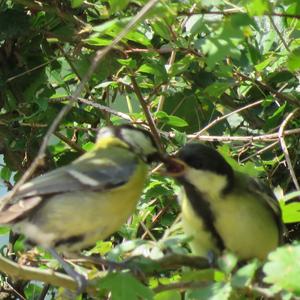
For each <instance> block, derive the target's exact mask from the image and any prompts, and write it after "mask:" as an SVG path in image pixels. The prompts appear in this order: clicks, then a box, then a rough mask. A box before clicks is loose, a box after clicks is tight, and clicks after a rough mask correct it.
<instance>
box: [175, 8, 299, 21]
mask: <svg viewBox="0 0 300 300" xmlns="http://www.w3.org/2000/svg"><path fill="white" fill-rule="evenodd" d="M238 13H246V12H243V11H241V10H239V9H228V10H225V11H208V10H201V11H195V12H193V13H188V12H183V13H180V14H179V15H184V16H192V15H222V16H229V15H235V14H238ZM263 15H264V16H273V17H281V18H291V19H300V15H293V14H286V13H275V12H272V13H266V14H263Z"/></svg>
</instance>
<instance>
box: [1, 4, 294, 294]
mask: <svg viewBox="0 0 300 300" xmlns="http://www.w3.org/2000/svg"><path fill="white" fill-rule="evenodd" d="M152 2H153V1H152ZM146 3H147V1H145V0H132V1H131V0H124V1H118V0H107V1H101V0H90V1H83V0H70V1H67V0H65V1H59V0H52V1H51V0H47V1H31V0H2V1H0V86H1V89H0V109H1V110H0V152H1V154H2V156H3V163H2V165H1V173H0V175H1V179H2V180H3V183H4V184H5V185H6V187H7V188H8V189H10V188H11V187H12V186H13V185H14V184H15V183H16V182H17V181H18V179H20V178H21V176H22V175H23V174H24V172H25V171H26V170H27V169H28V167H29V166H30V165H31V163H32V161H33V159H34V158H35V157H36V155H37V153H38V151H39V148H40V145H41V143H42V140H43V138H44V136H45V135H46V132H47V130H48V128H49V126H50V125H51V124H52V122H53V121H54V120H56V118H57V116H58V114H59V112H60V111H61V110H62V108H63V107H65V106H66V105H67V104H68V103H70V102H72V101H73V107H72V109H71V110H70V111H69V112H68V113H67V115H65V116H64V118H62V120H61V121H60V123H59V126H58V127H57V129H56V130H55V132H54V133H53V134H52V135H51V138H50V140H49V142H48V147H47V149H46V158H45V160H44V164H43V166H40V167H39V168H37V169H36V170H35V175H37V174H40V173H43V172H45V171H47V170H49V169H53V168H55V167H58V166H62V165H65V164H67V163H69V162H70V161H72V160H73V159H74V158H76V157H78V156H79V155H80V154H81V153H82V152H84V151H86V150H88V149H90V148H91V146H92V144H93V141H94V137H95V132H96V129H97V128H99V127H101V126H105V125H107V124H120V123H124V122H131V123H135V124H140V125H142V126H144V127H145V128H150V130H151V131H152V132H153V133H154V134H155V132H154V130H155V126H153V125H154V124H155V125H156V127H157V128H158V133H159V139H160V142H161V143H162V145H163V146H164V148H165V149H166V151H167V152H169V153H172V152H174V151H176V150H177V149H178V148H179V147H180V146H182V145H183V144H184V143H185V142H186V141H188V140H190V139H192V138H195V139H198V140H202V141H207V142H210V143H211V144H212V145H213V146H215V147H218V149H219V150H220V151H221V153H222V154H224V155H225V156H226V157H228V159H229V160H230V162H231V163H232V165H233V167H234V168H236V169H237V168H239V169H240V170H242V171H243V172H246V173H248V174H250V175H253V176H258V177H261V178H262V180H265V181H266V182H267V184H268V185H269V186H270V187H271V188H273V189H274V188H275V191H276V194H277V195H278V198H279V199H280V201H281V205H282V209H283V218H284V221H285V223H287V226H288V229H289V232H290V238H289V242H290V243H291V245H289V246H284V247H282V248H279V249H278V250H277V251H275V252H273V253H272V254H270V256H269V260H268V262H266V263H265V264H264V266H262V265H261V263H259V262H257V261H251V262H249V263H247V264H246V265H243V266H242V267H240V265H238V264H237V261H236V258H235V257H233V256H232V255H231V254H227V255H225V256H224V257H222V258H220V260H219V267H218V268H216V269H211V268H207V265H206V264H205V262H202V261H200V260H198V261H197V260H193V259H191V260H189V257H186V254H188V251H189V250H188V247H187V245H186V237H185V236H184V235H183V234H182V232H181V231H180V224H179V223H178V218H177V216H178V214H179V212H180V209H179V206H178V204H177V201H176V193H177V192H178V190H179V187H178V186H177V185H176V183H175V182H174V181H173V180H171V179H170V178H165V177H163V176H162V175H159V174H153V175H152V176H151V178H150V179H149V181H148V183H147V186H146V187H145V191H144V194H143V197H142V199H141V201H140V202H139V205H138V207H137V210H136V213H135V215H134V216H132V218H131V219H130V220H129V221H128V222H127V224H124V226H123V227H122V229H121V230H120V231H119V232H118V233H116V234H115V235H114V236H112V237H111V238H110V239H108V240H106V241H99V243H98V244H97V245H96V246H95V247H94V248H93V249H91V250H89V251H85V254H86V255H92V254H101V255H103V256H105V257H106V258H108V259H111V260H116V261H122V260H123V259H125V258H126V259H128V258H130V257H133V256H136V255H144V257H145V258H139V259H136V260H133V261H130V264H131V266H132V269H131V271H128V269H126V268H125V269H124V270H118V271H113V272H108V273H107V272H106V271H105V270H104V271H103V268H102V267H101V266H99V265H97V264H94V265H93V266H91V264H86V263H82V262H81V263H80V262H79V261H77V262H76V261H75V262H74V266H76V269H77V270H79V271H81V272H83V273H87V274H88V276H89V278H90V279H94V280H95V281H94V282H96V283H95V284H96V286H97V287H98V290H96V292H95V289H94V290H93V292H92V294H93V293H94V295H95V293H96V295H97V297H98V298H101V299H114V300H116V299H118V300H119V299H156V300H163V299H164V300H165V299H175V300H176V299H256V298H257V299H261V298H260V297H263V298H264V299H267V298H272V297H274V295H275V294H276V295H277V296H278V297H282V298H284V299H291V298H293V297H294V298H296V297H297V296H298V297H300V265H299V261H300V248H299V244H297V243H296V240H297V239H299V238H300V233H299V228H298V226H297V222H299V221H300V213H299V211H300V204H299V202H298V199H299V198H298V197H299V195H300V193H299V192H294V193H292V194H291V193H290V192H292V191H296V190H299V186H298V183H297V177H299V175H298V174H300V164H299V155H300V152H299V138H298V135H299V133H300V128H299V127H300V121H299V118H298V117H299V103H300V102H298V101H300V87H299V78H300V77H299V76H300V73H299V71H300V2H299V1H298V0H283V1H279V0H251V1H244V0H232V1H226V0H216V1H210V0H202V1H201V0H197V1H192V0H180V1H174V0H162V1H157V3H156V5H155V6H154V8H152V9H151V10H150V11H149V12H148V13H147V15H146V16H145V17H144V18H142V19H141V20H137V22H136V24H135V26H134V28H133V29H132V30H131V31H130V32H129V33H127V34H126V36H125V37H124V38H122V40H121V41H120V42H119V43H118V44H117V45H115V46H114V47H112V49H111V51H109V52H108V53H107V54H106V55H105V57H104V58H103V59H101V60H100V62H99V64H98V66H97V68H96V69H95V70H94V72H93V73H92V74H90V72H89V71H88V70H89V68H90V66H91V65H92V64H93V62H94V63H95V62H96V61H97V56H95V55H96V53H97V51H99V50H101V49H104V47H106V46H108V45H111V43H112V42H113V40H114V39H115V38H116V37H118V35H119V34H120V32H122V30H123V28H124V27H125V26H126V24H128V22H129V21H130V20H132V18H133V17H134V16H136V14H137V13H138V12H140V11H141V9H142V7H145V5H146ZM98 54H99V52H98ZM95 57H96V59H95ZM86 76H88V77H86ZM81 82H83V85H82V86H81V88H80V90H79V91H80V95H79V96H78V95H76V90H77V91H78V87H79V86H80V83H81ZM74 93H75V94H74ZM74 95H76V97H75V99H74V97H72V96H74ZM72 99H73V100H72ZM152 122H153V123H152ZM237 161H238V162H239V163H240V164H238V163H237ZM284 196H285V197H284ZM1 234H2V237H3V241H4V240H5V239H6V238H7V237H8V235H9V233H8V229H7V228H1ZM245 238H246V237H245ZM3 241H2V245H1V247H2V256H3V257H4V256H6V257H8V258H9V259H10V260H11V261H16V262H18V263H19V264H21V265H24V266H25V265H27V266H28V265H30V266H35V268H36V270H39V271H40V272H41V273H34V271H33V270H32V269H30V270H29V269H26V268H24V269H23V270H21V271H20V273H18V276H16V277H15V278H13V277H14V276H10V277H7V274H6V273H7V272H6V273H2V275H1V283H2V288H1V299H6V298H5V297H7V298H8V297H10V295H15V296H16V297H20V299H21V298H22V297H23V298H27V299H50V298H51V297H52V298H53V299H54V298H57V297H59V296H58V295H60V297H62V298H64V297H66V296H65V295H64V294H63V293H65V291H63V290H57V287H56V286H53V285H50V286H49V285H47V284H40V283H38V282H37V281H36V280H38V279H41V281H43V280H42V278H44V277H43V276H42V274H43V271H44V270H45V268H46V267H49V268H57V267H58V266H57V265H56V261H55V260H53V259H51V258H49V257H50V256H49V255H48V254H46V253H45V252H44V250H43V249H39V248H38V249H34V250H31V251H28V248H27V247H26V245H25V244H24V242H23V239H22V237H16V238H15V237H14V236H13V235H12V234H10V235H9V243H8V244H7V243H6V242H3ZM260 267H263V270H264V272H265V275H264V276H263V275H262V272H261V271H257V270H258V269H259V268H260ZM0 269H1V270H3V268H2V267H1V263H0ZM30 272H33V273H30ZM9 275H16V273H11V274H9ZM51 276H52V277H55V275H54V274H50V275H49V277H51ZM47 278H48V277H47ZM21 279H22V280H21ZM47 280H50V279H49V278H48V279H47ZM47 280H44V281H46V282H53V281H47ZM56 282H58V284H59V283H61V286H66V285H65V284H63V282H62V281H60V279H59V278H57V281H56ZM90 297H92V296H91V294H89V295H83V296H82V299H90Z"/></svg>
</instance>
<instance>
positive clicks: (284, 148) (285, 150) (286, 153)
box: [278, 108, 300, 191]
mask: <svg viewBox="0 0 300 300" xmlns="http://www.w3.org/2000/svg"><path fill="white" fill-rule="evenodd" d="M298 112H299V108H296V109H294V110H293V111H292V112H291V113H289V114H288V116H287V117H286V118H285V119H284V120H283V122H282V123H281V125H280V128H279V130H278V138H279V141H280V144H281V149H282V151H283V154H284V156H285V160H286V163H287V165H288V169H289V172H290V174H291V177H292V179H293V182H294V185H295V187H296V189H297V190H298V191H299V190H300V186H299V183H298V180H297V177H296V174H295V171H294V168H293V164H292V162H291V159H290V155H289V151H288V148H287V145H286V143H285V140H284V129H285V127H286V126H287V124H288V122H289V121H290V120H291V119H292V118H293V117H294V116H295V115H296V114H297V113H298Z"/></svg>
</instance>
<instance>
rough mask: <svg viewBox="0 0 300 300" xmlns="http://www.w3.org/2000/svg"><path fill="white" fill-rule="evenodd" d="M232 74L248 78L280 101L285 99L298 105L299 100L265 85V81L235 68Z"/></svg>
mask: <svg viewBox="0 0 300 300" xmlns="http://www.w3.org/2000/svg"><path fill="white" fill-rule="evenodd" d="M234 75H236V76H238V77H240V78H241V79H243V80H248V81H250V82H252V83H255V84H256V85H257V86H259V87H260V88H262V89H265V90H267V91H268V92H270V93H271V94H273V96H275V97H276V98H277V99H279V100H281V101H287V102H288V103H291V104H294V105H295V106H300V103H299V100H297V99H295V98H291V97H290V96H287V95H286V94H283V93H281V92H280V91H277V90H275V89H273V88H272V87H271V86H269V85H267V84H266V83H264V82H262V81H259V80H257V79H255V78H251V77H249V76H247V75H245V74H243V73H240V72H239V71H237V70H235V72H234Z"/></svg>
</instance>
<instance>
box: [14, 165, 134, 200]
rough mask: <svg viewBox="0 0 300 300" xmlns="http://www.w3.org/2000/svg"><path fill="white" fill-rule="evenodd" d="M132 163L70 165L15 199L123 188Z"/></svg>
mask: <svg viewBox="0 0 300 300" xmlns="http://www.w3.org/2000/svg"><path fill="white" fill-rule="evenodd" d="M136 163H137V162H136V161H135V160H133V159H131V160H127V161H123V162H122V163H121V164H118V163H112V162H107V163H102V164H101V165H99V164H93V162H90V163H86V164H84V165H73V166H72V168H70V167H63V168H59V169H57V170H54V171H51V172H49V173H47V174H45V175H41V176H39V177H37V178H35V179H33V180H31V181H29V182H28V183H25V184H24V185H23V186H22V187H21V188H20V190H19V192H18V194H17V195H16V198H24V197H31V196H37V195H40V196H41V195H49V194H57V193H66V192H75V191H78V190H95V191H96V190H97V191H100V190H106V189H109V188H113V187H116V186H119V185H122V184H124V183H125V182H126V181H127V180H128V179H129V178H130V176H131V175H132V173H133V172H134V170H135V168H136Z"/></svg>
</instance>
